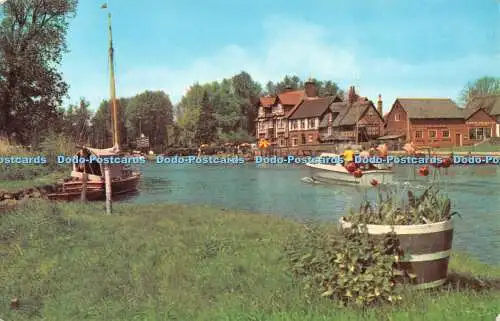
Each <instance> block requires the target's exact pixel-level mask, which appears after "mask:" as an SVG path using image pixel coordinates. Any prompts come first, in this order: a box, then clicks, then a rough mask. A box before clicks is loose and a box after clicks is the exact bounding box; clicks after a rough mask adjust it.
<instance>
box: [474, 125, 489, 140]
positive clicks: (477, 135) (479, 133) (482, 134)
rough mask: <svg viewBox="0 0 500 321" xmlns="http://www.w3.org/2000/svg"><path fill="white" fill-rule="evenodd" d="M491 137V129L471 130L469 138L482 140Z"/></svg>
mask: <svg viewBox="0 0 500 321" xmlns="http://www.w3.org/2000/svg"><path fill="white" fill-rule="evenodd" d="M490 137H491V128H471V129H469V138H470V139H473V140H483V139H486V138H490Z"/></svg>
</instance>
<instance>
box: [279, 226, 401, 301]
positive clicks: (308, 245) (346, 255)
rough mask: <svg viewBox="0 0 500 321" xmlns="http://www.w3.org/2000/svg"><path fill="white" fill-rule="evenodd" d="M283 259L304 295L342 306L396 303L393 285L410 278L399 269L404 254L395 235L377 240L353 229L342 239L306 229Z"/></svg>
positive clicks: (348, 230)
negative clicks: (332, 300) (300, 285)
mask: <svg viewBox="0 0 500 321" xmlns="http://www.w3.org/2000/svg"><path fill="white" fill-rule="evenodd" d="M286 253H287V255H288V257H289V259H290V263H291V268H292V271H293V274H294V275H295V276H297V277H300V278H301V279H302V280H303V281H304V283H305V287H306V289H307V290H309V291H308V292H307V294H308V295H311V291H312V294H313V295H319V294H320V293H321V296H323V297H330V298H332V299H335V300H337V301H339V302H341V303H342V304H343V305H344V306H352V305H354V306H358V307H368V306H373V305H376V304H380V303H388V302H391V303H395V302H397V301H400V300H401V299H402V297H401V296H400V295H399V294H398V292H397V289H396V287H395V283H396V282H395V281H396V279H397V278H401V277H403V278H404V277H406V278H408V277H410V276H408V275H405V274H404V273H403V272H402V270H401V269H400V268H399V267H398V263H397V258H398V257H399V255H401V254H402V252H401V251H400V249H399V244H398V242H397V239H396V237H395V235H392V234H388V235H386V236H385V238H384V239H382V240H377V239H374V238H373V237H371V236H369V235H368V234H367V233H366V230H363V228H362V226H357V225H354V226H352V228H349V229H344V230H342V232H341V233H339V232H338V231H335V232H332V231H331V230H330V231H329V230H326V229H322V228H320V227H317V226H306V233H305V234H304V236H303V237H301V238H296V237H295V238H294V239H293V241H291V242H290V243H289V244H288V245H287V247H286Z"/></svg>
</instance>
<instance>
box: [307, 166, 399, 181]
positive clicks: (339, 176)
mask: <svg viewBox="0 0 500 321" xmlns="http://www.w3.org/2000/svg"><path fill="white" fill-rule="evenodd" d="M306 166H307V167H309V170H310V176H311V178H313V179H314V180H316V181H320V182H324V183H338V182H345V183H350V184H357V185H370V184H371V181H372V180H374V179H375V180H377V181H378V182H379V184H383V185H388V184H392V183H393V177H394V172H393V171H391V170H369V171H363V176H361V177H360V178H356V177H354V175H353V174H352V173H349V172H348V171H347V170H346V169H345V168H344V167H343V166H342V165H319V164H318V165H316V164H306Z"/></svg>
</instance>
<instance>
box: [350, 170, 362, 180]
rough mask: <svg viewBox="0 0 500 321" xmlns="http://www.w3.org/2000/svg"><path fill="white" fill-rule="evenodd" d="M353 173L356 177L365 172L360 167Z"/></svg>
mask: <svg viewBox="0 0 500 321" xmlns="http://www.w3.org/2000/svg"><path fill="white" fill-rule="evenodd" d="M352 174H353V175H354V177H356V178H361V176H363V172H362V171H361V170H360V169H357V170H355V171H354V173H352Z"/></svg>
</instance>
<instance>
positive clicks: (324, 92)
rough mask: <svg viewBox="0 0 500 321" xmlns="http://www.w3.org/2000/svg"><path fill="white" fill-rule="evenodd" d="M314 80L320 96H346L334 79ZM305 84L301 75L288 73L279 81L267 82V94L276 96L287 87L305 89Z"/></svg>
mask: <svg viewBox="0 0 500 321" xmlns="http://www.w3.org/2000/svg"><path fill="white" fill-rule="evenodd" d="M312 80H313V81H314V82H315V83H316V87H317V88H318V95H319V96H320V97H325V96H335V95H339V96H341V97H343V96H344V92H343V91H342V90H341V89H340V88H339V87H338V85H337V84H336V83H334V82H333V81H331V80H327V81H322V80H318V79H312ZM304 84H305V81H303V80H301V79H300V78H299V77H297V76H288V75H287V76H285V77H284V78H283V79H282V80H281V81H279V82H277V83H273V82H272V81H269V82H268V83H267V84H266V94H268V95H272V96H274V95H277V94H279V93H280V92H283V91H284V90H285V89H287V88H289V89H292V90H299V89H304Z"/></svg>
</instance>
